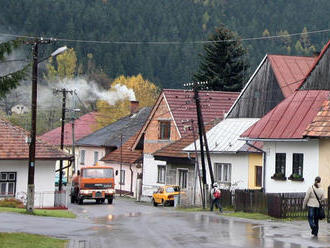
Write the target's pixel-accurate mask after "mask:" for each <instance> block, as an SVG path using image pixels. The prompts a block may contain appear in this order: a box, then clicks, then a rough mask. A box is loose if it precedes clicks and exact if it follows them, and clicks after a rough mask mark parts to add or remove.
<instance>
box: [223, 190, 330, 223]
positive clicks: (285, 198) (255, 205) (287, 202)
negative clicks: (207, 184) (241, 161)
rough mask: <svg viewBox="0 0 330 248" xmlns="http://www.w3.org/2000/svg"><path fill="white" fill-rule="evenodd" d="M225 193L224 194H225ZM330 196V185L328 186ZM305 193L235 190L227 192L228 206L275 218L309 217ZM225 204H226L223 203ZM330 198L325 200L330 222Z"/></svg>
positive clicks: (236, 209)
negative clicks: (305, 205) (305, 207)
mask: <svg viewBox="0 0 330 248" xmlns="http://www.w3.org/2000/svg"><path fill="white" fill-rule="evenodd" d="M222 192H223V191H222ZM224 195H225V194H223V196H224ZM328 196H330V187H329V188H328ZM304 197H305V193H275V194H265V193H264V192H262V191H260V190H235V191H234V192H230V191H228V192H226V199H233V200H232V201H228V200H224V199H223V202H226V204H227V205H226V206H228V204H232V206H233V207H234V209H235V211H243V212H258V213H263V214H268V215H269V216H272V217H275V218H299V217H306V218H307V215H308V213H307V210H305V209H303V201H304ZM223 205H224V204H223ZM329 206H330V200H329V199H328V201H327V202H324V206H323V207H324V209H325V212H326V215H327V221H328V222H329V223H330V210H329Z"/></svg>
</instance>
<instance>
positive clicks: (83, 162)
mask: <svg viewBox="0 0 330 248" xmlns="http://www.w3.org/2000/svg"><path fill="white" fill-rule="evenodd" d="M80 164H85V150H81V151H80Z"/></svg>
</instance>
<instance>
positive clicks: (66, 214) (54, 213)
mask: <svg viewBox="0 0 330 248" xmlns="http://www.w3.org/2000/svg"><path fill="white" fill-rule="evenodd" d="M0 212H14V213H21V214H29V213H28V212H27V211H26V210H25V209H24V208H5V207H0ZM32 215H37V216H47V217H59V218H76V215H75V214H74V213H72V212H71V211H68V210H57V209H56V210H46V209H35V210H34V211H33V213H32Z"/></svg>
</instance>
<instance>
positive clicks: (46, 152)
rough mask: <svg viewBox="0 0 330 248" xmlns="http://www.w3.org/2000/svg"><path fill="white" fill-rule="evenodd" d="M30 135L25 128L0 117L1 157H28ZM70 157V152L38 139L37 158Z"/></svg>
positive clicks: (56, 158)
mask: <svg viewBox="0 0 330 248" xmlns="http://www.w3.org/2000/svg"><path fill="white" fill-rule="evenodd" d="M28 135H29V133H28V132H27V131H25V130H24V129H22V128H20V127H17V126H13V125H12V124H10V123H9V122H8V121H5V120H2V119H0V137H1V138H0V159H2V160H3V159H5V160H9V159H10V160H12V159H15V160H18V159H28V158H29V146H28V144H27V143H26V140H25V139H26V137H27V136H28ZM70 157H71V156H70V155H69V154H67V153H64V152H62V151H61V150H59V149H58V148H55V147H53V146H52V145H49V144H47V143H45V142H42V141H41V140H39V139H37V143H36V159H51V160H58V159H68V158H70Z"/></svg>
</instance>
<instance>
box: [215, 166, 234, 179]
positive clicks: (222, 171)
mask: <svg viewBox="0 0 330 248" xmlns="http://www.w3.org/2000/svg"><path fill="white" fill-rule="evenodd" d="M219 167H220V170H219ZM228 168H229V169H228ZM225 169H227V170H226V171H225ZM214 170H215V178H216V181H217V182H221V183H231V171H232V164H231V163H214ZM219 171H220V175H219ZM225 172H226V173H225Z"/></svg>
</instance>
